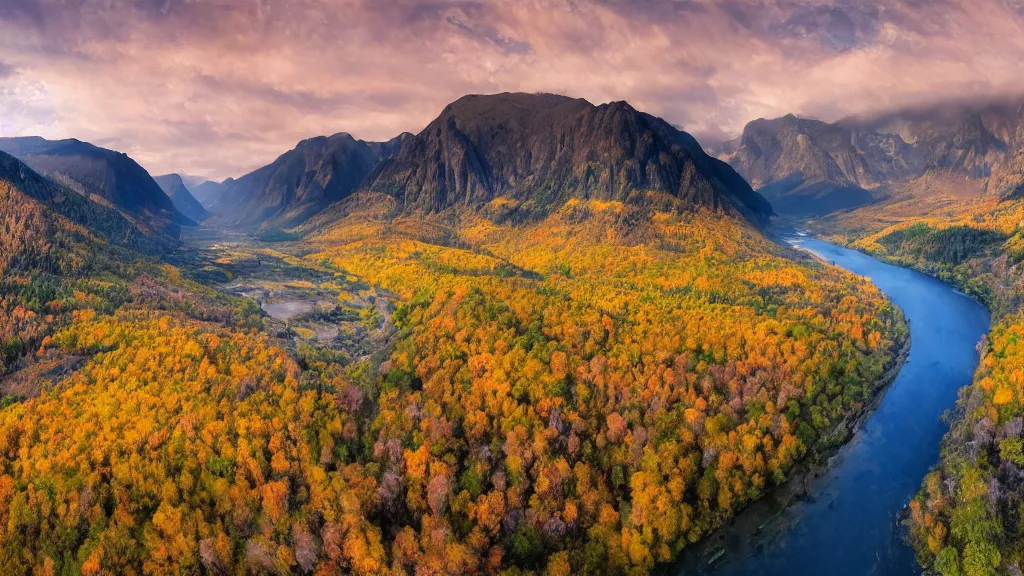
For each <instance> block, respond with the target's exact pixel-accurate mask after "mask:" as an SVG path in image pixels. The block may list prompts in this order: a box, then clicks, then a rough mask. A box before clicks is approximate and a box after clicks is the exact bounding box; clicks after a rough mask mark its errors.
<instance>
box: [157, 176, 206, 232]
mask: <svg viewBox="0 0 1024 576" xmlns="http://www.w3.org/2000/svg"><path fill="white" fill-rule="evenodd" d="M153 180H155V181H156V183H157V184H158V185H159V186H160V188H161V189H162V190H163V191H164V192H165V193H166V194H167V196H169V197H170V199H171V202H173V203H174V207H175V208H177V210H178V212H181V213H182V214H184V215H185V216H187V217H189V218H191V219H192V220H195V221H196V222H201V221H203V220H205V219H206V218H207V217H208V216H209V213H208V212H207V211H206V208H203V205H202V204H200V203H199V201H198V200H196V199H195V198H194V197H193V196H192V193H191V192H189V189H188V187H187V186H186V185H185V181H184V179H183V178H182V177H181V176H179V175H178V174H164V175H163V176H157V177H155V178H153Z"/></svg>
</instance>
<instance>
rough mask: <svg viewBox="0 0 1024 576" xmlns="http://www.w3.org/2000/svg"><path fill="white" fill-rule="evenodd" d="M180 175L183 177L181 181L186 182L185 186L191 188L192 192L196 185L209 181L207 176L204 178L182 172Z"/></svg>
mask: <svg viewBox="0 0 1024 576" xmlns="http://www.w3.org/2000/svg"><path fill="white" fill-rule="evenodd" d="M178 176H180V177H181V181H182V182H184V183H185V187H186V188H188V189H189V192H191V191H192V189H193V188H195V187H196V186H199V185H200V184H202V183H203V182H207V181H208V180H207V179H206V178H203V177H202V176H193V175H191V174H181V173H180V172H179V173H178Z"/></svg>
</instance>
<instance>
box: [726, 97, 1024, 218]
mask: <svg viewBox="0 0 1024 576" xmlns="http://www.w3.org/2000/svg"><path fill="white" fill-rule="evenodd" d="M718 153H719V156H720V157H721V158H722V159H724V160H726V161H727V162H729V163H730V164H731V165H732V166H733V167H734V168H736V170H737V171H738V172H740V174H742V175H743V176H744V177H745V178H746V179H747V180H748V181H749V182H750V183H751V185H752V186H753V187H754V188H755V189H757V190H759V191H760V192H762V193H763V194H764V195H765V196H766V197H767V198H768V199H769V200H770V201H771V202H772V203H773V205H774V206H775V207H776V208H777V209H778V210H779V211H780V212H795V213H805V214H821V213H826V212H830V211H833V210H837V209H844V208H852V207H856V206H860V205H863V204H867V203H870V202H873V201H875V200H878V199H881V198H884V197H885V196H886V195H887V194H888V192H889V190H890V188H891V185H892V184H893V183H896V182H905V181H908V180H913V179H916V178H920V177H922V176H924V175H925V174H926V173H938V174H940V175H943V176H946V177H950V178H961V179H965V180H969V181H972V182H975V183H977V185H979V186H981V187H982V188H983V189H984V190H985V191H986V193H988V194H993V195H997V196H999V197H1000V198H1004V199H1007V198H1014V197H1017V196H1019V195H1020V194H1021V193H1022V192H1024V188H1022V186H1024V178H1022V176H1021V173H1022V169H1024V99H1005V100H998V101H992V102H984V103H964V102H957V103H949V104H943V105H940V106H935V107H931V108H918V109H911V110H903V111H897V112H891V113H887V114H884V115H879V116H877V117H871V118H850V119H845V120H841V121H839V122H835V123H826V122H821V121H818V120H812V119H806V118H797V117H796V116H793V115H789V116H785V117H783V118H776V119H773V120H764V119H760V120H755V121H753V122H751V123H749V124H748V125H747V126H746V128H745V129H744V131H743V135H742V136H741V137H740V138H738V139H736V140H733V141H730V142H728V143H726V144H724V145H723V146H722V147H721V148H720V150H719V151H718Z"/></svg>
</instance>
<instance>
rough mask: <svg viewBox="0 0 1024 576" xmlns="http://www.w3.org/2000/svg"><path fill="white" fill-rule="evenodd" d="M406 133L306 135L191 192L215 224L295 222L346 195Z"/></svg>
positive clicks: (284, 223)
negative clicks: (365, 137)
mask: <svg viewBox="0 0 1024 576" xmlns="http://www.w3.org/2000/svg"><path fill="white" fill-rule="evenodd" d="M406 137H407V135H404V134H403V135H402V136H399V137H397V138H395V139H393V140H391V141H389V142H364V141H362V140H356V139H355V138H353V137H352V136H350V135H349V134H344V133H342V134H335V135H333V136H320V137H317V138H310V139H308V140H303V141H302V142H299V144H298V145H297V146H296V147H295V148H294V149H293V150H290V151H288V152H286V153H284V154H282V155H281V156H280V157H279V158H277V160H275V161H274V162H272V163H271V164H269V165H267V166H264V167H263V168H260V169H258V170H255V171H253V172H250V173H249V174H246V175H245V176H242V177H240V178H238V179H228V180H225V181H224V182H222V183H220V184H215V183H204V184H203V185H202V186H200V187H197V189H196V194H197V196H198V197H199V198H201V200H200V201H201V202H203V203H204V205H205V206H207V208H209V209H210V211H211V212H213V214H214V221H215V222H220V223H224V224H228V225H232V226H242V227H255V226H260V225H262V226H265V227H279V228H284V227H289V226H295V225H298V224H301V223H302V222H304V221H305V220H307V219H308V218H310V217H311V216H313V215H315V214H317V213H318V212H320V211H321V210H323V209H324V208H326V207H327V206H329V205H330V204H331V203H332V202H335V201H337V200H341V199H343V198H345V197H347V196H348V195H349V194H351V193H352V192H353V191H354V190H355V189H356V188H358V187H359V185H360V184H362V182H363V180H364V179H365V178H366V176H367V174H369V173H370V171H371V170H372V169H373V168H374V167H375V166H376V165H377V163H378V162H379V161H381V160H382V159H384V158H386V157H388V156H389V155H391V154H394V153H395V151H396V150H397V149H398V147H399V146H400V143H401V141H402V140H403V139H404V138H406Z"/></svg>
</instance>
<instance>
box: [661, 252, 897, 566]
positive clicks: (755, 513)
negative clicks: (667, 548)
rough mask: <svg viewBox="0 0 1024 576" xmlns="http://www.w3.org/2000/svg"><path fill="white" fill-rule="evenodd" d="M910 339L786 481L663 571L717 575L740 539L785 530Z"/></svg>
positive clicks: (877, 399)
mask: <svg viewBox="0 0 1024 576" xmlns="http://www.w3.org/2000/svg"><path fill="white" fill-rule="evenodd" d="M803 251H804V252H805V253H807V254H810V255H811V256H812V257H813V258H815V259H816V260H819V261H820V262H822V263H824V264H829V265H834V264H833V263H832V262H830V261H829V260H827V259H826V258H824V257H822V256H821V255H819V254H816V253H814V252H812V251H809V250H803ZM904 322H906V319H904ZM911 341H912V336H911V334H910V333H909V330H908V334H907V336H906V338H904V339H903V341H902V342H897V343H896V344H895V346H894V347H893V349H892V350H891V352H892V354H893V355H892V360H890V363H889V366H888V367H887V369H886V371H885V373H884V374H883V375H882V376H881V377H880V378H878V379H877V380H876V381H875V383H874V385H873V386H872V394H871V401H870V402H869V403H868V404H866V405H865V406H864V407H862V408H861V409H860V410H857V411H855V412H853V413H851V414H850V415H849V416H848V417H847V418H846V419H844V420H843V421H842V422H839V424H837V425H836V426H835V428H833V430H832V431H831V432H830V433H829V434H828V435H827V436H825V437H824V438H823V445H819V446H817V447H816V448H815V449H814V451H812V452H811V453H809V454H808V455H807V456H806V457H805V458H804V459H803V460H801V461H800V463H798V464H797V465H796V466H794V467H793V469H792V470H790V473H789V474H788V479H787V480H786V481H785V482H784V483H782V484H780V485H779V486H777V487H775V488H773V489H772V490H770V491H769V492H768V493H766V494H764V495H763V496H762V497H761V498H758V499H757V500H755V501H753V502H751V503H750V504H749V505H747V507H746V508H744V509H743V510H742V511H741V512H740V513H738V514H737V515H736V516H735V517H733V518H732V519H731V520H730V521H729V522H727V523H726V524H725V526H723V527H721V528H719V529H718V530H716V531H715V532H713V533H711V534H709V535H708V536H707V537H706V538H704V539H702V540H701V541H700V542H698V543H697V544H694V545H691V546H688V547H687V548H686V549H685V550H684V551H683V554H682V556H681V557H680V561H677V563H676V564H673V565H669V566H665V567H662V569H661V570H659V573H661V574H672V573H679V572H680V570H679V568H682V570H681V572H682V573H683V574H698V575H704V574H713V573H714V567H715V565H716V564H720V563H727V562H729V561H730V560H735V559H736V557H737V554H736V552H735V550H736V549H737V548H736V545H737V544H739V545H740V546H743V547H746V546H749V545H751V544H753V545H754V547H755V548H756V547H758V544H757V542H758V540H759V539H761V538H760V537H762V536H764V535H771V534H773V533H777V532H779V531H782V530H784V529H785V528H786V527H785V526H783V525H776V523H777V522H779V521H780V520H782V514H783V513H784V512H785V511H786V509H788V508H789V507H790V506H792V505H793V504H794V503H796V502H797V501H799V500H801V499H802V498H805V497H807V495H808V494H809V493H810V491H811V488H812V484H813V482H814V481H816V480H817V479H819V478H820V477H821V476H822V475H823V474H825V473H826V472H828V471H829V470H831V469H832V468H833V467H834V466H835V464H836V463H837V461H838V458H839V457H840V454H841V451H842V449H843V447H844V446H846V445H847V443H848V442H849V441H850V440H851V439H852V438H853V437H854V436H855V434H856V433H857V431H858V430H860V428H861V427H862V426H863V425H864V423H865V422H866V421H867V419H868V418H869V417H870V416H871V414H872V413H874V411H875V410H876V409H877V408H878V405H879V404H880V403H881V401H882V398H884V396H885V394H886V392H887V391H888V389H889V386H890V385H891V384H892V383H893V382H894V381H895V380H896V378H897V377H898V376H899V374H900V372H901V371H902V370H903V367H904V365H905V364H906V361H907V358H908V357H909V356H910V348H911Z"/></svg>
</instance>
